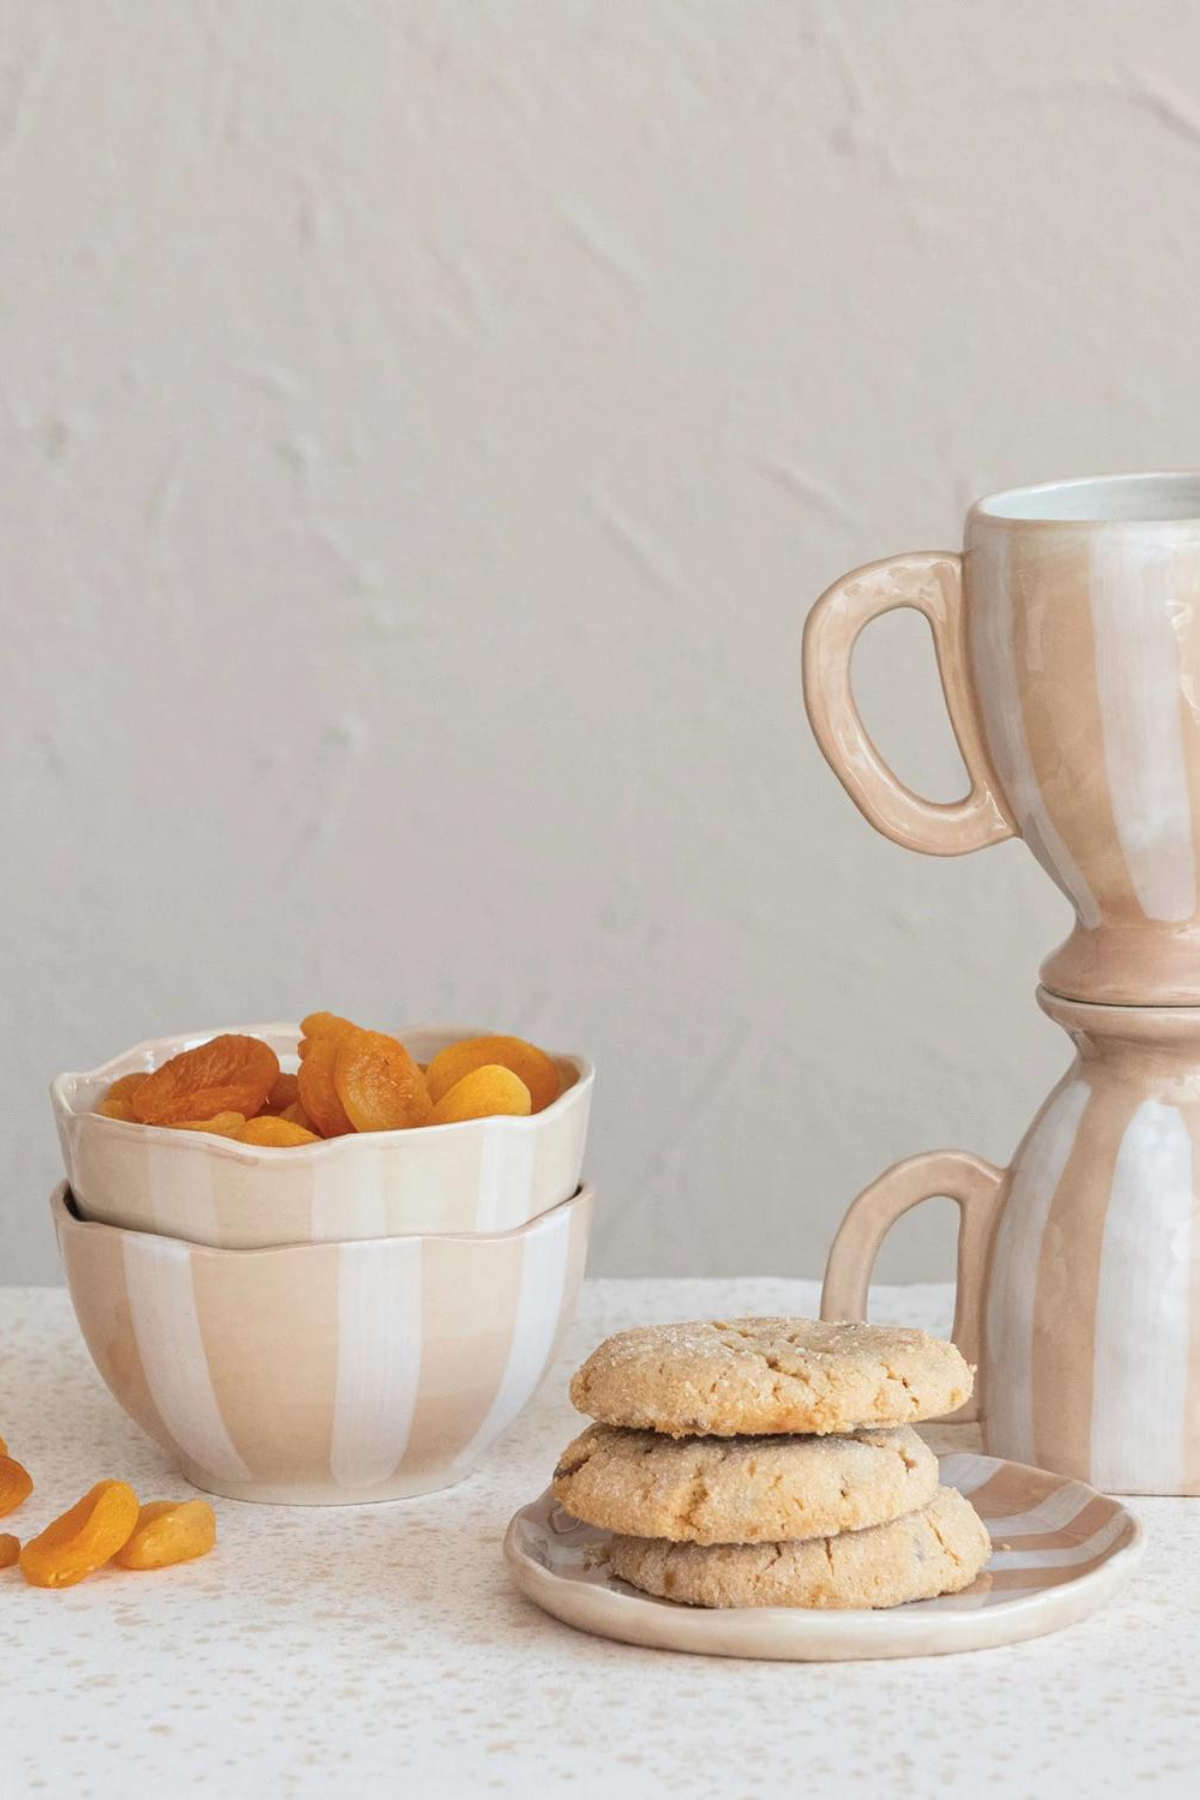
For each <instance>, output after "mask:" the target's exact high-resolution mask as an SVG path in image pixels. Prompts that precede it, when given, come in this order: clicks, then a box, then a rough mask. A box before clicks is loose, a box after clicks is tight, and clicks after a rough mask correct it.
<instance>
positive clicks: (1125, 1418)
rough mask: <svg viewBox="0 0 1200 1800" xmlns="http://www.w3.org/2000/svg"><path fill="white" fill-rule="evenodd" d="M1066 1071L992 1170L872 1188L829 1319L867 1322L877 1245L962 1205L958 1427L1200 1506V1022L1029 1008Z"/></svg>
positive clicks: (858, 1205) (1067, 1467) (1014, 1451)
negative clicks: (946, 1201)
mask: <svg viewBox="0 0 1200 1800" xmlns="http://www.w3.org/2000/svg"><path fill="white" fill-rule="evenodd" d="M1038 1002H1039V1004H1040V1005H1041V1007H1042V1009H1043V1010H1044V1011H1045V1012H1046V1013H1048V1014H1049V1016H1050V1017H1051V1018H1052V1019H1054V1020H1056V1021H1057V1022H1058V1024H1060V1025H1062V1026H1063V1027H1064V1028H1065V1030H1066V1031H1067V1032H1068V1033H1069V1034H1070V1036H1071V1038H1072V1040H1073V1042H1074V1045H1075V1052H1076V1054H1075V1061H1074V1063H1073V1064H1072V1066H1071V1068H1070V1069H1069V1070H1068V1072H1067V1074H1066V1075H1065V1076H1064V1077H1063V1079H1062V1080H1061V1081H1060V1082H1059V1084H1058V1086H1057V1087H1056V1088H1055V1089H1054V1091H1053V1093H1052V1094H1051V1095H1050V1097H1049V1099H1048V1100H1047V1101H1046V1103H1045V1105H1044V1106H1043V1107H1042V1109H1041V1111H1040V1112H1039V1113H1038V1115H1037V1117H1036V1118H1035V1119H1034V1121H1033V1124H1032V1125H1031V1126H1030V1128H1029V1130H1028V1132H1027V1133H1026V1135H1025V1137H1024V1138H1023V1140H1022V1142H1021V1144H1020V1146H1019V1147H1018V1149H1017V1153H1016V1155H1015V1156H1014V1158H1013V1160H1012V1163H1011V1165H1010V1167H1009V1168H1007V1169H998V1168H995V1167H993V1166H992V1165H991V1164H990V1163H987V1162H984V1161H983V1160H982V1159H981V1158H979V1157H975V1156H970V1155H967V1154H966V1153H964V1152H962V1151H958V1150H942V1151H934V1152H932V1153H930V1154H929V1155H926V1156H915V1157H912V1158H911V1159H910V1160H909V1161H907V1162H902V1163H898V1164H897V1165H896V1166H895V1167H894V1168H892V1169H889V1170H888V1171H887V1172H886V1174H884V1175H881V1176H880V1177H879V1179H878V1180H877V1181H876V1182H875V1183H873V1185H872V1186H871V1187H869V1188H867V1189H865V1190H864V1192H863V1193H861V1194H860V1195H859V1196H858V1198H857V1200H855V1201H854V1203H853V1204H852V1206H851V1207H850V1210H849V1212H848V1213H847V1214H846V1217H845V1220H844V1221H843V1223H842V1226H841V1229H840V1230H839V1232H838V1235H837V1237H836V1239H835V1241H834V1244H833V1248H832V1250H831V1252H830V1256H829V1262H828V1266H827V1268H826V1272H825V1287H824V1293H823V1295H822V1301H821V1311H822V1316H823V1317H824V1318H827V1319H851V1318H865V1317H866V1310H865V1309H866V1299H867V1287H868V1283H869V1280H870V1275H871V1268H872V1265H873V1263H874V1261H875V1256H876V1253H877V1251H878V1249H879V1245H880V1242H881V1240H882V1239H883V1237H884V1235H885V1233H886V1232H887V1230H888V1229H889V1227H890V1226H891V1225H892V1224H893V1223H894V1222H895V1221H896V1219H898V1218H899V1217H900V1215H901V1214H902V1213H904V1212H907V1211H908V1209H909V1208H910V1207H912V1206H916V1205H918V1204H919V1203H920V1202H921V1201H922V1200H925V1199H928V1198H930V1197H932V1196H934V1195H945V1196H947V1197H949V1198H950V1199H952V1200H955V1201H957V1202H958V1205H959V1208H960V1217H961V1225H960V1233H959V1256H958V1296H957V1306H956V1313H955V1322H954V1338H955V1342H956V1343H957V1344H958V1346H959V1348H960V1349H961V1351H962V1352H963V1355H964V1356H965V1357H966V1358H967V1360H968V1361H969V1362H971V1363H975V1364H977V1365H978V1375H977V1378H976V1391H975V1396H974V1397H973V1399H972V1401H971V1402H970V1404H969V1405H968V1406H967V1407H965V1408H963V1410H962V1412H961V1413H960V1414H957V1415H956V1418H962V1419H969V1418H974V1417H978V1418H980V1419H981V1422H982V1426H983V1436H984V1446H985V1448H986V1449H987V1450H988V1451H989V1453H991V1454H992V1455H995V1456H1004V1457H1008V1458H1010V1459H1011V1460H1013V1461H1015V1462H1023V1463H1035V1464H1038V1465H1040V1466H1041V1467H1043V1468H1048V1469H1055V1470H1058V1471H1059V1472H1061V1473H1062V1474H1065V1475H1071V1476H1076V1477H1079V1478H1080V1479H1082V1480H1085V1481H1089V1482H1091V1483H1092V1484H1093V1485H1094V1486H1096V1487H1098V1488H1101V1489H1103V1490H1105V1491H1106V1492H1108V1493H1120V1494H1197V1493H1200V1009H1192V1008H1183V1007H1181V1008H1170V1007H1167V1008H1152V1007H1147V1008H1141V1007H1137V1008H1133V1007H1117V1006H1094V1005H1086V1004H1081V1003H1078V1002H1074V1001H1069V1000H1064V999H1061V998H1060V997H1058V996H1056V995H1053V994H1050V993H1048V992H1047V991H1046V990H1045V989H1040V990H1039V992H1038Z"/></svg>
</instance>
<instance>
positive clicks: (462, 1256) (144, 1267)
mask: <svg viewBox="0 0 1200 1800" xmlns="http://www.w3.org/2000/svg"><path fill="white" fill-rule="evenodd" d="M53 1214H54V1224H55V1228H56V1230H57V1232H58V1241H59V1249H60V1251H61V1254H62V1259H63V1267H64V1269H65V1270H66V1277H67V1285H68V1287H69V1289H70V1293H71V1300H72V1303H73V1305H74V1307H75V1313H76V1316H77V1318H78V1320H79V1323H80V1326H81V1327H82V1330H83V1335H84V1338H85V1340H86V1342H87V1346H88V1349H89V1350H90V1352H91V1355H92V1359H93V1361H94V1362H95V1364H96V1367H97V1368H98V1369H99V1371H100V1374H101V1375H102V1376H103V1378H104V1380H105V1381H106V1383H107V1384H108V1386H109V1388H110V1389H111V1391H112V1393H113V1395H114V1397H115V1398H116V1399H117V1400H118V1401H119V1403H120V1404H121V1406H123V1407H124V1409H125V1411H126V1412H127V1413H128V1414H129V1415H130V1417H131V1418H133V1419H135V1420H136V1421H137V1423H138V1424H139V1425H141V1426H142V1427H143V1428H144V1429H145V1430H146V1431H148V1432H149V1434H150V1436H151V1437H153V1438H155V1439H156V1440H157V1441H158V1442H159V1443H160V1444H162V1445H164V1446H165V1447H166V1448H167V1449H168V1450H170V1451H172V1452H173V1453H174V1455H175V1456H176V1457H177V1458H178V1461H179V1465H180V1468H181V1469H182V1471H183V1473H184V1474H185V1475H186V1476H187V1478H188V1480H189V1481H191V1482H194V1483H195V1485H196V1486H197V1487H200V1488H204V1489H206V1490H207V1491H209V1492H210V1493H216V1494H225V1495H228V1496H229V1497H230V1498H232V1499H235V1500H265V1501H273V1502H283V1503H293V1504H298V1505H336V1504H339V1503H345V1502H350V1501H366V1500H394V1499H397V1498H400V1497H402V1496H404V1495H408V1494H423V1493H428V1492H430V1491H431V1490H433V1489H435V1488H443V1487H449V1486H451V1485H452V1484H453V1483H455V1482H457V1481H461V1480H462V1478H463V1477H464V1476H465V1475H468V1474H469V1473H470V1472H471V1470H472V1468H474V1466H475V1465H476V1463H478V1461H479V1460H480V1458H481V1457H482V1456H484V1455H485V1454H486V1452H487V1450H488V1449H489V1448H490V1446H491V1445H492V1444H493V1443H494V1442H495V1440H496V1439H497V1438H498V1437H499V1436H500V1434H501V1433H502V1432H503V1431H505V1430H506V1429H507V1428H508V1426H509V1425H511V1424H512V1422H513V1420H514V1419H515V1418H516V1417H517V1415H518V1413H519V1412H520V1411H521V1410H522V1408H523V1407H524V1406H525V1405H526V1403H527V1402H528V1401H529V1399H530V1398H531V1397H532V1395H533V1393H534V1390H535V1389H536V1387H537V1385H538V1383H539V1382H540V1380H541V1378H542V1376H543V1374H544V1373H545V1371H546V1369H547V1367H548V1365H549V1363H550V1361H551V1359H552V1357H553V1356H554V1354H555V1351H556V1349H557V1348H558V1346H559V1344H560V1343H561V1340H562V1336H563V1333H564V1331H565V1330H566V1328H567V1326H568V1324H569V1323H570V1320H571V1316H572V1313H573V1311H574V1307H575V1300H576V1296H577V1294H578V1291H579V1283H580V1280H581V1279H582V1276H583V1268H584V1261H585V1258H586V1254H587V1244H588V1233H589V1230H590V1227H591V1217H592V1193H591V1190H590V1189H589V1188H583V1189H581V1190H580V1192H579V1193H578V1194H577V1195H576V1196H575V1197H574V1198H573V1199H571V1200H568V1201H566V1202H564V1204H563V1205H561V1206H558V1207H555V1208H554V1209H553V1210H552V1211H551V1212H548V1213H544V1214H543V1215H542V1216H541V1217H540V1218H538V1219H535V1220H533V1221H532V1222H531V1223H530V1224H527V1225H523V1226H521V1227H520V1228H519V1229H517V1230H516V1231H510V1232H503V1233H499V1234H494V1235H482V1234H470V1235H465V1236H461V1237H450V1236H426V1237H396V1238H382V1239H378V1240H376V1241H375V1242H359V1243H342V1244H308V1245H298V1246H291V1247H288V1248H285V1249H274V1250H212V1249H208V1248H204V1247H202V1246H199V1245H195V1244H187V1243H183V1242H181V1241H179V1240H178V1239H173V1238H164V1237H156V1236H154V1235H152V1234H151V1233H149V1232H144V1231H121V1230H119V1229H118V1228H117V1227H115V1226H112V1225H100V1224H96V1223H94V1222H91V1221H87V1220H82V1219H80V1218H79V1217H78V1215H77V1214H76V1213H75V1212H74V1211H73V1210H72V1207H71V1205H70V1200H69V1193H68V1189H67V1187H66V1185H65V1183H64V1185H63V1186H62V1187H60V1188H59V1189H58V1191H57V1192H56V1193H55V1195H54V1199H53Z"/></svg>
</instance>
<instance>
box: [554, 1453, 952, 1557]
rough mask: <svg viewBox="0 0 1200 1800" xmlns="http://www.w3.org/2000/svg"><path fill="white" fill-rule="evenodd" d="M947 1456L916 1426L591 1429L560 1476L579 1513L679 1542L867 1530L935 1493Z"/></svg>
mask: <svg viewBox="0 0 1200 1800" xmlns="http://www.w3.org/2000/svg"><path fill="white" fill-rule="evenodd" d="M937 1485H938V1465H937V1458H936V1457H935V1456H934V1454H933V1451H932V1450H930V1449H929V1448H928V1447H927V1446H926V1445H925V1444H923V1443H922V1441H921V1439H920V1438H919V1437H918V1436H917V1434H916V1432H915V1431H912V1430H910V1429H909V1427H908V1426H906V1425H900V1426H897V1427H895V1428H894V1429H892V1430H886V1431H884V1430H868V1431H860V1432H856V1433H855V1434H854V1435H853V1436H852V1437H791V1436H776V1437H769V1438H761V1437H752V1438H748V1437H724V1438H723V1437H688V1438H669V1437H663V1436H661V1435H660V1434H659V1433H658V1432H654V1431H629V1430H627V1429H625V1428H624V1427H623V1426H620V1425H589V1426H588V1428H587V1430H586V1431H585V1432H583V1433H582V1435H581V1436H580V1437H577V1438H576V1439H575V1441H574V1443H573V1444H568V1446H567V1448H566V1449H565V1450H564V1451H563V1453H562V1456H561V1457H560V1458H559V1462H558V1467H557V1468H556V1469H555V1471H554V1497H555V1499H556V1500H558V1501H559V1503H560V1504H561V1505H562V1506H565V1507H566V1509H567V1511H568V1512H570V1513H573V1514H574V1516H575V1517H576V1518H577V1519H584V1520H586V1521H587V1523H588V1524H589V1525H598V1526H600V1527H601V1528H602V1529H604V1530H607V1531H616V1532H621V1533H624V1534H627V1535H629V1536H633V1537H648V1538H670V1539H672V1540H673V1541H674V1542H676V1543H692V1544H762V1543H772V1542H775V1541H776V1540H778V1539H780V1538H787V1539H796V1538H811V1537H823V1536H826V1535H827V1534H829V1533H831V1532H840V1531H861V1530H862V1529H863V1528H864V1527H866V1526H870V1525H882V1524H883V1523H884V1522H885V1521H887V1520H888V1519H897V1518H899V1517H900V1516H901V1515H902V1514H904V1513H910V1512H915V1511H916V1510H917V1508H918V1507H921V1506H924V1505H926V1503H927V1502H928V1501H930V1500H932V1498H933V1496H934V1493H935V1492H936V1491H937Z"/></svg>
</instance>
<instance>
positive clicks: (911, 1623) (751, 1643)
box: [504, 1452, 1144, 1662]
mask: <svg viewBox="0 0 1200 1800" xmlns="http://www.w3.org/2000/svg"><path fill="white" fill-rule="evenodd" d="M941 1477H942V1482H943V1484H944V1485H945V1486H947V1487H956V1488H958V1489H960V1491H961V1492H962V1493H964V1494H966V1495H968V1496H969V1497H970V1500H971V1503H972V1505H973V1506H974V1507H975V1510H976V1511H977V1512H978V1514H979V1516H980V1518H981V1519H982V1520H983V1521H984V1524H985V1525H986V1526H987V1528H988V1530H989V1531H990V1532H991V1534H992V1542H993V1545H994V1549H993V1552H992V1556H991V1560H990V1561H989V1563H988V1565H987V1568H986V1569H985V1570H984V1572H983V1574H982V1575H981V1576H980V1577H979V1579H978V1581H976V1582H975V1583H974V1584H973V1586H971V1587H970V1588H968V1589H967V1590H966V1592H965V1593H962V1594H952V1595H947V1596H946V1597H945V1598H944V1599H942V1600H921V1601H916V1602H914V1603H913V1604H912V1605H910V1606H897V1607H892V1608H891V1609H890V1610H887V1611H881V1612H866V1611H862V1612H850V1611H847V1612H823V1611H815V1610H814V1611H809V1610H806V1609H804V1608H800V1607H738V1608H733V1609H730V1610H729V1611H726V1612H710V1611H706V1610H705V1609H704V1608H700V1607H692V1606H681V1605H679V1604H678V1603H677V1602H675V1601H673V1600H657V1599H654V1598H652V1597H651V1596H650V1595H647V1594H639V1593H637V1592H636V1590H635V1589H633V1588H631V1587H628V1586H627V1585H626V1583H625V1582H623V1581H618V1580H617V1579H616V1578H615V1577H613V1576H610V1575H609V1574H608V1572H607V1569H606V1567H605V1565H604V1564H603V1563H602V1562H601V1561H600V1560H599V1555H600V1552H601V1551H602V1550H603V1547H604V1546H605V1545H606V1544H607V1542H608V1539H609V1535H610V1534H609V1533H608V1532H606V1531H599V1530H597V1529H595V1528H594V1527H593V1526H591V1525H581V1524H580V1523H579V1521H578V1520H577V1519H573V1518H572V1517H571V1516H570V1514H569V1513H566V1512H564V1511H563V1509H562V1507H560V1506H559V1505H558V1504H557V1503H556V1501H555V1500H554V1498H553V1496H552V1495H551V1494H550V1492H549V1490H547V1491H546V1493H544V1494H543V1495H542V1496H541V1498H540V1499H538V1500H535V1501H534V1502H533V1504H532V1505H531V1506H526V1507H524V1508H522V1510H521V1511H520V1512H519V1513H517V1515H516V1517H515V1518H514V1519H513V1521H512V1523H511V1524H510V1526H509V1528H508V1535H507V1537H506V1538H505V1540H504V1553H505V1556H506V1557H507V1559H508V1564H509V1567H510V1569H511V1570H512V1572H513V1576H514V1578H515V1580H516V1583H517V1586H518V1587H519V1588H520V1589H521V1590H522V1592H523V1593H525V1594H527V1595H528V1596H529V1598H530V1599H531V1600H534V1601H536V1602H537V1604H538V1605H539V1606H540V1607H542V1608H543V1609H544V1610H545V1611H546V1612H548V1613H553V1615H554V1616H555V1618H557V1619H562V1620H564V1621H565V1622H566V1624H568V1625H574V1626H576V1627H577V1628H578V1629H579V1630H581V1631H591V1632H594V1633H595V1634H596V1635H597V1636H599V1637H610V1638H619V1639H620V1640H621V1641H622V1642H623V1643H627V1644H640V1645H642V1646H643V1647H645V1648H649V1649H658V1650H690V1651H693V1652H695V1653H697V1654H699V1655H702V1656H755V1657H764V1658H768V1659H774V1660H776V1661H786V1662H826V1661H829V1662H849V1661H855V1660H860V1659H864V1658H868V1657H882V1656H934V1655H938V1654H941V1653H943V1652H945V1651H950V1650H983V1649H987V1648H989V1647H990V1646H991V1645H993V1644H1011V1643H1016V1642H1018V1641H1019V1640H1020V1639H1022V1638H1031V1637H1040V1636H1042V1635H1043V1633H1045V1632H1048V1631H1057V1630H1058V1629H1059V1628H1060V1627H1061V1626H1063V1625H1072V1624H1074V1623H1075V1621H1076V1620H1077V1619H1082V1618H1085V1617H1086V1616H1087V1614H1088V1613H1090V1612H1094V1611H1095V1609H1096V1608H1097V1607H1099V1606H1102V1605H1103V1604H1104V1602H1105V1601H1106V1600H1108V1599H1110V1598H1111V1596H1112V1595H1113V1594H1115V1593H1116V1592H1117V1590H1118V1589H1119V1588H1120V1587H1121V1586H1122V1584H1123V1583H1124V1582H1125V1581H1126V1580H1127V1579H1128V1577H1129V1575H1130V1574H1131V1573H1132V1572H1133V1570H1134V1569H1135V1568H1136V1566H1137V1564H1138V1562H1139V1560H1140V1558H1141V1554H1142V1550H1143V1547H1144V1533H1143V1531H1142V1528H1141V1526H1140V1525H1139V1524H1138V1522H1137V1520H1136V1519H1135V1518H1134V1517H1133V1515H1132V1513H1130V1512H1129V1511H1127V1509H1126V1508H1125V1507H1124V1506H1122V1505H1121V1503H1120V1501H1118V1500H1110V1499H1107V1498H1106V1497H1105V1495H1103V1494H1098V1493H1097V1492H1096V1490H1095V1489H1094V1488H1090V1487H1088V1486H1087V1484H1086V1483H1085V1482H1082V1481H1069V1480H1067V1479H1066V1478H1065V1477H1064V1476H1061V1475H1051V1474H1048V1473H1047V1472H1046V1471H1045V1470H1044V1469H1031V1468H1028V1467H1026V1465H1025V1464H1023V1463H1012V1462H1003V1461H1001V1460H1000V1459H999V1458H998V1457H994V1456H979V1455H975V1454H969V1453H963V1452H957V1453H955V1454H954V1455H951V1456H943V1457H942V1458H941Z"/></svg>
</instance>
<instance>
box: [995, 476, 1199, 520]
mask: <svg viewBox="0 0 1200 1800" xmlns="http://www.w3.org/2000/svg"><path fill="white" fill-rule="evenodd" d="M1105 502H1107V504H1105ZM967 518H968V520H969V521H970V520H979V521H982V522H984V523H986V524H988V525H1010V526H1011V525H1019V526H1021V527H1023V528H1025V527H1029V526H1042V527H1045V526H1071V527H1072V528H1076V529H1078V528H1080V527H1082V528H1085V529H1087V528H1091V529H1093V530H1094V529H1097V528H1098V527H1101V526H1108V527H1112V526H1122V525H1123V526H1133V527H1136V528H1137V529H1139V530H1154V529H1156V528H1159V529H1162V528H1166V529H1168V530H1170V529H1172V528H1176V527H1179V526H1192V527H1194V528H1196V529H1197V530H1200V469H1159V470H1149V471H1131V472H1127V473H1125V474H1116V475H1074V476H1067V477H1064V478H1061V479H1058V480H1055V481H1041V482H1034V483H1032V484H1030V485H1028V486H1022V487H1012V488H1003V489H1001V490H1000V491H999V492H998V493H995V494H985V495H984V496H983V498H982V499H980V500H976V501H975V503H974V505H973V506H972V507H971V509H970V511H969V512H968V514H967Z"/></svg>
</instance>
